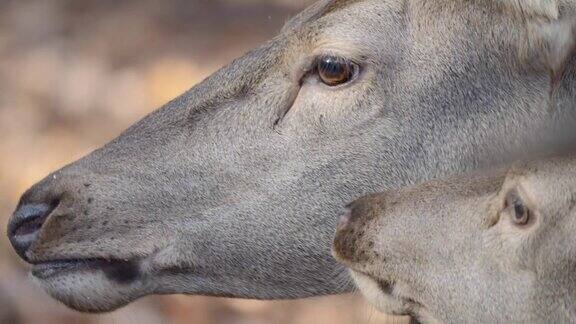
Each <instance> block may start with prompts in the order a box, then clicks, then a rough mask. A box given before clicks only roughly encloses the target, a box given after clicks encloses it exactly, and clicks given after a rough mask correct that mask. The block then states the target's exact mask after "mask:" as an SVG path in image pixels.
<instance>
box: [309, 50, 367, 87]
mask: <svg viewBox="0 0 576 324" xmlns="http://www.w3.org/2000/svg"><path fill="white" fill-rule="evenodd" d="M317 69H318V76H319V78H320V80H321V81H322V82H323V83H324V84H326V85H328V86H331V87H334V86H338V85H341V84H345V83H347V82H350V81H351V80H353V79H354V78H355V77H356V76H357V75H358V73H359V71H360V67H359V66H358V64H356V63H354V62H352V61H350V60H347V59H345V58H342V57H338V56H332V55H327V56H322V57H320V58H319V59H318V62H317Z"/></svg>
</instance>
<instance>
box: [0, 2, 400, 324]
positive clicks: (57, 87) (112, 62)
mask: <svg viewBox="0 0 576 324" xmlns="http://www.w3.org/2000/svg"><path fill="white" fill-rule="evenodd" d="M312 2H313V0H170V1H168V0H163V1H157V0H123V1H118V0H87V1H84V0H0V229H1V231H0V233H1V235H0V323H2V324H4V323H15V324H16V323H48V324H50V323H55V324H56V323H58V324H66V323H137V324H148V323H195V324H236V323H250V324H252V323H254V324H258V323H286V324H292V323H294V324H304V323H314V324H324V323H326V324H345V323H405V322H406V319H403V318H392V317H387V316H384V315H381V314H378V312H377V311H375V310H373V309H372V308H371V307H370V306H368V305H367V304H366V303H365V302H363V301H362V299H361V298H360V297H359V296H340V297H324V298H315V299H307V300H299V301H278V302H258V301H247V300H232V299H218V298H206V297H190V296H162V297H158V296H153V297H148V298H144V299H142V300H140V301H138V302H137V303H135V304H133V305H131V306H129V307H126V308H124V309H122V310H120V311H117V312H115V313H112V314H107V315H90V316H88V315H83V314H79V313H76V312H73V311H71V310H68V309H67V308H65V307H64V306H61V305H60V304H58V303H57V302H55V301H53V300H52V299H50V298H49V297H48V296H47V295H46V294H45V293H44V292H42V291H41V290H40V289H38V288H37V287H35V286H34V285H32V284H31V282H30V281H29V280H28V278H27V276H28V274H27V266H26V265H25V264H24V263H23V262H21V261H20V260H19V259H18V258H17V257H16V256H15V254H14V253H13V252H12V250H11V248H10V246H9V242H8V240H7V238H6V235H5V234H4V233H5V231H6V224H7V221H8V217H9V215H10V213H11V212H12V211H13V209H14V208H15V206H16V203H17V200H18V198H19V196H20V195H21V194H22V193H23V191H24V190H26V189H27V188H28V187H29V186H30V185H32V184H34V183H35V182H36V181H38V180H40V179H41V178H43V177H44V176H45V175H47V174H48V173H49V172H50V171H53V170H55V169H57V168H59V167H61V166H63V165H64V164H66V163H69V162H72V161H74V160H76V159H78V158H80V157H81V156H83V155H85V154H87V153H89V152H90V151H92V150H93V149H96V148H97V147H99V146H100V145H102V144H104V143H106V142H108V141H109V140H111V139H112V138H114V137H115V136H116V135H117V134H118V133H119V132H120V131H121V130H123V129H124V128H126V127H127V126H129V125H130V124H132V123H134V122H135V121H137V120H138V119H140V118H141V117H143V116H144V115H146V114H147V113H149V112H151V111H152V110H154V109H155V108H158V107H159V106H161V105H162V104H164V103H166V102H167V101H168V100H170V99H172V98H174V97H176V96H177V95H179V94H181V93H182V92H184V91H185V90H187V89H189V88H190V87H192V86H193V85H194V84H195V83H197V82H199V81H201V80H202V79H203V78H205V77H206V76H208V75H209V74H211V73H212V72H214V71H215V70H216V69H218V68H219V67H221V66H222V65H224V64H226V63H227V62H229V61H230V60H231V59H233V58H235V57H238V56H240V55H242V54H243V53H244V52H246V51H247V50H249V49H251V48H253V47H255V46H257V45H258V44H260V43H261V42H263V41H265V40H266V39H268V38H270V37H272V36H274V35H275V34H276V33H277V32H278V31H279V30H280V28H281V27H282V25H283V24H284V23H285V22H286V21H287V19H289V18H290V17H291V16H293V15H294V14H296V13H297V12H298V11H300V10H301V9H302V8H304V7H305V6H307V5H309V4H310V3H312Z"/></svg>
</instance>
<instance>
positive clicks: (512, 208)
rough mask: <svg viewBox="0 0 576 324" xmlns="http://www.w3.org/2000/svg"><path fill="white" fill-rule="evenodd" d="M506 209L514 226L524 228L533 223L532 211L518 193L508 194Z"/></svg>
mask: <svg viewBox="0 0 576 324" xmlns="http://www.w3.org/2000/svg"><path fill="white" fill-rule="evenodd" d="M505 207H506V209H507V210H508V213H509V215H510V218H511V221H512V223H513V224H515V225H517V226H524V225H527V224H528V223H529V222H530V221H531V217H532V215H531V212H530V209H529V208H528V207H527V206H526V205H525V204H524V202H523V201H522V198H520V195H519V194H518V192H516V191H512V192H510V193H508V195H507V197H506V206H505Z"/></svg>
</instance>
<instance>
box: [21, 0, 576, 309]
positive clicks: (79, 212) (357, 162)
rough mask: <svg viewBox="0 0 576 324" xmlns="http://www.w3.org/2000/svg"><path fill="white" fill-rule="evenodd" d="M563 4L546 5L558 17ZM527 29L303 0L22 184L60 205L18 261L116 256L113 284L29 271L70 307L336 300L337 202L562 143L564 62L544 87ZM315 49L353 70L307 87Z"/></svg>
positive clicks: (401, 8) (395, 6)
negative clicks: (133, 117)
mask: <svg viewBox="0 0 576 324" xmlns="http://www.w3.org/2000/svg"><path fill="white" fill-rule="evenodd" d="M531 3H533V4H536V3H537V2H534V1H533V2H531ZM542 3H544V2H542ZM540 7H541V8H543V9H546V10H544V11H543V12H550V13H551V12H552V11H550V9H548V6H543V5H540V6H536V7H534V8H540ZM570 10H573V8H571V7H569V6H568V4H567V3H561V4H560V7H559V15H558V17H559V19H560V18H564V17H566V18H567V17H568V13H569V12H571V11H570ZM532 11H534V10H532ZM532 11H531V12H532ZM359 17H361V18H359ZM530 19H532V18H530ZM538 19H542V18H538ZM546 22H547V21H544V23H546ZM526 26H527V25H526V22H525V21H523V20H521V19H517V17H516V16H515V15H514V14H512V13H511V12H510V11H508V10H505V8H504V7H503V6H502V5H501V4H497V3H495V2H493V1H488V0H474V1H455V0H356V1H352V0H349V1H345V0H335V1H320V2H319V3H318V4H315V5H313V6H312V7H311V8H310V9H308V10H305V11H304V12H303V13H302V14H301V15H300V16H298V17H296V18H295V19H294V20H293V21H292V22H289V23H288V25H287V27H286V28H285V29H284V30H283V31H282V32H281V33H280V35H278V36H277V37H276V38H274V39H273V40H271V41H270V42H268V43H266V44H264V45H262V46H261V47H259V48H257V49H255V50H253V51H252V52H250V53H248V54H247V55H245V56H244V57H242V58H239V59H237V60H235V61H234V62H232V63H231V64H230V65H229V66H227V67H224V68H223V69H222V70H220V71H218V72H216V73H215V74H214V75H212V76H210V77H209V78H208V79H207V80H205V81H204V82H202V83H201V84H199V85H197V86H195V87H194V88H192V89H191V90H189V91H188V92H186V93H185V94H183V95H182V96H181V97H179V98H177V99H175V100H174V101H172V102H170V103H169V104H167V105H166V106H165V107H163V108H161V109H159V110H158V111H156V112H154V113H152V114H151V115H150V116H148V117H146V118H144V119H143V120H142V121H140V122H138V123H136V124H135V125H134V126H132V127H130V128H129V129H127V130H126V131H125V132H124V133H123V134H121V135H120V136H119V137H118V138H117V139H115V140H113V141H112V142H110V143H109V144H107V145H105V146H104V147H102V148H101V149H99V150H96V151H95V152H93V153H91V154H90V155H88V156H86V157H84V158H83V159H81V160H79V161H77V162H74V163H72V164H70V165H68V166H66V167H64V168H62V169H61V170H58V171H56V172H55V173H53V174H51V175H49V176H48V177H47V178H46V179H44V180H42V181H41V182H39V183H38V184H36V185H35V186H33V187H32V188H31V189H30V190H28V191H27V192H26V193H25V194H24V195H23V197H22V200H21V203H20V205H21V206H22V205H24V204H30V203H43V202H50V201H53V200H58V201H59V205H58V207H57V208H56V209H55V210H54V211H53V212H52V214H51V215H50V216H49V217H48V218H47V220H46V222H45V223H44V225H43V227H42V229H41V231H40V232H39V238H38V240H37V241H36V242H35V244H34V245H32V247H31V249H30V250H29V251H28V252H27V254H26V256H27V259H28V260H29V261H30V262H33V263H38V262H45V261H51V260H61V259H78V258H80V259H82V258H103V259H112V260H131V262H132V264H134V265H135V267H136V268H137V269H136V270H137V272H136V273H138V274H139V276H138V277H137V278H135V279H134V280H133V281H132V282H130V283H126V282H124V283H119V282H116V281H114V280H112V279H111V278H109V277H107V276H104V275H103V273H102V272H101V271H97V270H96V271H85V272H75V273H72V274H67V275H66V274H63V275H60V276H57V277H54V278H52V279H45V280H39V282H40V284H41V285H42V286H43V287H45V288H46V290H47V291H48V292H49V293H50V294H51V295H52V296H54V297H55V298H57V299H59V300H61V301H63V302H64V303H66V304H67V305H69V306H71V307H74V308H76V309H79V310H84V311H107V310H112V309H115V308H117V307H120V306H122V305H125V304H126V303H129V302H131V301H132V300H134V299H136V298H139V297H141V296H144V295H149V294H168V293H186V294H204V295H216V296H233V297H246V298H261V299H278V298H299V297H308V296H317V295H325V294H336V293H343V292H348V291H350V290H351V289H352V284H351V283H350V280H349V277H348V275H347V272H346V270H345V268H344V267H342V266H340V265H338V264H337V263H336V262H335V260H333V258H332V257H331V255H330V242H331V240H332V236H333V228H334V226H335V224H336V221H337V217H338V214H339V213H340V210H341V208H342V206H343V205H344V204H346V203H347V202H349V201H351V200H353V199H354V198H356V197H358V196H361V195H364V194H367V193H370V192H377V191H382V190H386V189H394V188H400V187H403V186H406V185H411V184H417V183H420V182H422V181H425V180H429V179H433V178H436V177H440V176H447V175H453V174H460V173H463V172H466V171H470V170H476V169H481V168H486V167H489V166H492V165H494V164H501V163H509V162H511V161H514V160H515V159H517V158H518V157H519V156H523V155H533V154H536V153H538V152H540V151H541V150H543V149H553V148H556V147H558V146H560V145H562V144H563V143H565V142H570V141H571V140H572V137H570V136H573V135H574V134H573V131H572V130H573V129H574V128H575V127H576V110H575V109H574V102H576V100H575V96H576V88H575V85H576V82H575V81H576V80H575V78H576V75H575V73H574V71H575V70H574V65H573V64H566V65H565V66H566V68H565V69H564V70H565V72H564V73H563V77H562V78H560V80H559V81H558V82H557V84H558V85H557V87H556V90H555V91H551V89H552V87H551V84H552V82H551V80H552V79H551V73H550V68H549V67H548V66H546V64H542V60H541V57H540V56H539V55H529V56H527V57H526V58H525V59H520V58H519V52H520V49H521V47H522V46H521V44H524V43H525V40H526V37H527V36H526V30H527V29H526V28H527V27H526ZM552 36H553V37H552V38H554V39H555V38H556V36H555V32H553V31H552ZM558 39H564V37H558ZM528 52H530V53H532V52H537V51H536V50H535V49H533V48H530V49H529V51H528ZM325 53H330V54H335V55H339V56H342V57H344V58H347V59H350V60H353V61H355V62H358V63H359V64H361V66H362V71H361V74H360V75H359V77H358V78H357V79H356V80H354V81H353V82H351V83H349V84H347V85H345V86H342V87H337V88H330V87H328V86H326V85H324V84H322V83H321V82H320V81H319V79H318V77H317V75H315V74H314V73H313V71H314V62H315V60H314V58H316V57H318V56H319V55H322V54H325ZM566 61H570V60H566ZM551 106H552V107H553V108H554V109H546V108H547V107H551ZM399 312H401V310H400V311H399Z"/></svg>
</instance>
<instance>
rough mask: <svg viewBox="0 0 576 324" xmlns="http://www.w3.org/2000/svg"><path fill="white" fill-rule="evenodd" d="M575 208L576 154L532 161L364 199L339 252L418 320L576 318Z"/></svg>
mask: <svg viewBox="0 0 576 324" xmlns="http://www.w3.org/2000/svg"><path fill="white" fill-rule="evenodd" d="M511 193H514V194H515V195H516V194H517V195H518V196H519V197H520V199H521V201H522V203H523V205H524V206H525V207H526V208H528V210H529V215H530V218H529V221H528V223H527V224H526V225H520V226H519V225H517V224H515V223H514V221H513V219H512V217H513V215H512V209H511V208H512V206H509V205H507V204H506V197H507V195H510V194H511ZM575 205H576V157H574V156H572V157H566V158H553V159H547V160H542V161H538V162H531V163H527V164H522V165H517V166H515V167H513V168H512V169H511V170H510V171H509V172H507V173H504V172H493V173H491V174H485V175H478V174H476V175H467V176H461V177H457V178H451V179H447V180H442V181H433V182H430V183H427V184H424V185H420V186H416V187H412V188H407V189H402V190H399V191H390V192H386V193H383V194H379V195H374V196H372V197H370V198H365V199H361V200H358V201H356V202H355V203H353V204H352V211H353V212H354V213H356V215H355V217H356V220H354V221H352V222H351V225H350V226H349V227H348V228H347V229H346V230H341V231H339V233H338V235H337V238H336V240H335V248H334V251H335V255H336V256H337V258H339V259H340V260H341V261H342V262H343V263H345V264H346V265H348V266H349V267H350V268H351V269H352V271H353V276H354V277H355V279H356V280H357V283H358V286H359V287H360V288H361V289H362V290H363V291H364V292H365V294H366V295H367V296H368V297H369V299H370V300H371V301H372V302H373V303H374V304H375V305H376V306H378V307H380V308H381V309H382V310H383V311H385V312H390V311H392V312H398V311H399V310H400V309H401V310H402V312H404V313H411V314H412V315H414V316H415V317H416V318H418V319H419V320H420V321H421V322H422V323H439V322H443V323H470V322H474V323H573V322H574V321H575V320H576V293H575V291H576V274H575V272H574V269H575V268H576V236H575V235H574V233H575V232H576V209H575ZM366 210H373V211H374V212H371V213H366V212H365V211H366ZM359 233H360V234H359ZM358 256H363V258H360V259H359V258H358ZM382 287H385V288H386V289H382ZM390 305H395V306H398V305H400V306H401V307H400V308H395V309H394V308H392V309H391V308H390Z"/></svg>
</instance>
